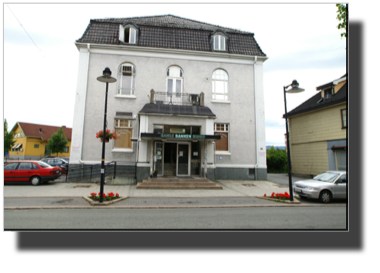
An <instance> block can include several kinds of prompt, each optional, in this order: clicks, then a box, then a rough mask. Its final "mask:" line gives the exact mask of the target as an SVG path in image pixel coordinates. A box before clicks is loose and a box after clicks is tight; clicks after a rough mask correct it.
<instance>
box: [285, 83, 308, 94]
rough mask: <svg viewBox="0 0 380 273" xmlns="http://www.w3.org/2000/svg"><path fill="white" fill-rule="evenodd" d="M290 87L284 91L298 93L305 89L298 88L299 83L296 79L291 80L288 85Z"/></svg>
mask: <svg viewBox="0 0 380 273" xmlns="http://www.w3.org/2000/svg"><path fill="white" fill-rule="evenodd" d="M290 86H291V87H292V88H291V89H289V90H287V91H286V93H300V92H303V91H305V89H303V88H299V87H298V86H299V84H298V82H297V81H296V80H293V82H292V84H291V85H290Z"/></svg>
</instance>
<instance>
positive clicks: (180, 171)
mask: <svg viewBox="0 0 380 273" xmlns="http://www.w3.org/2000/svg"><path fill="white" fill-rule="evenodd" d="M189 150H190V145H189V143H183V144H182V143H178V144H177V176H189V175H190V164H189V162H190V152H189Z"/></svg>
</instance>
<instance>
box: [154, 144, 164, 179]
mask: <svg viewBox="0 0 380 273" xmlns="http://www.w3.org/2000/svg"><path fill="white" fill-rule="evenodd" d="M154 148H155V158H154V163H155V166H154V169H155V170H157V171H158V173H157V175H160V176H162V173H163V171H162V167H163V164H162V157H163V155H164V151H163V145H162V142H156V143H155V147H154Z"/></svg>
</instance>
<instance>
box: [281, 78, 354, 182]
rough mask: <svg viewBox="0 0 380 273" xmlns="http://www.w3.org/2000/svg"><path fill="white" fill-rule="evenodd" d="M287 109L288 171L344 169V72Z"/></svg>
mask: <svg viewBox="0 0 380 273" xmlns="http://www.w3.org/2000/svg"><path fill="white" fill-rule="evenodd" d="M316 90H317V91H318V94H316V95H315V96H313V97H311V98H310V99H309V100H307V101H305V102H304V103H302V104H301V105H299V106H298V107H296V108H295V109H293V110H292V111H291V112H289V113H288V119H289V142H290V156H291V164H292V173H293V174H296V175H311V176H315V175H317V174H319V173H322V172H325V171H327V170H346V156H347V154H346V151H347V143H346V140H347V120H346V112H347V83H346V75H344V76H343V77H341V78H339V79H337V80H335V81H332V82H330V83H327V84H324V85H321V86H318V87H317V88H316Z"/></svg>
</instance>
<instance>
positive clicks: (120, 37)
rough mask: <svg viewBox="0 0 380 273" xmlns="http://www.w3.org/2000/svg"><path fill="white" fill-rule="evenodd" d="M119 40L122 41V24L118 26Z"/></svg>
mask: <svg viewBox="0 0 380 273" xmlns="http://www.w3.org/2000/svg"><path fill="white" fill-rule="evenodd" d="M119 40H120V41H122V42H124V27H123V26H122V25H120V26H119Z"/></svg>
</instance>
